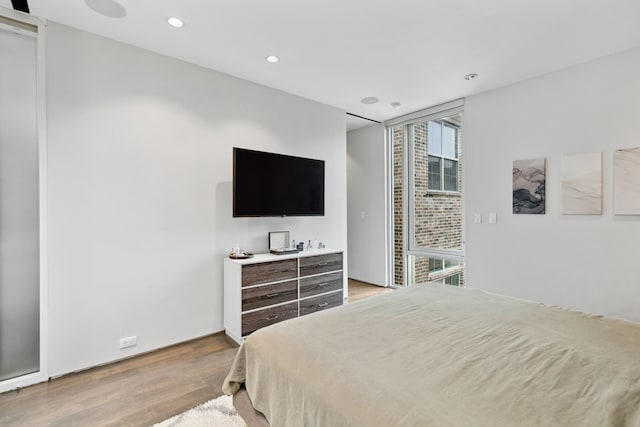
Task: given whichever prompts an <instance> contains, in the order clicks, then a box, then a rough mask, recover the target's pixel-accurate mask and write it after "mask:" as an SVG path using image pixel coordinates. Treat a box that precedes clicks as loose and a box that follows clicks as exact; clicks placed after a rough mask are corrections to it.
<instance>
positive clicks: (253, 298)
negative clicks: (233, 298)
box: [242, 280, 298, 311]
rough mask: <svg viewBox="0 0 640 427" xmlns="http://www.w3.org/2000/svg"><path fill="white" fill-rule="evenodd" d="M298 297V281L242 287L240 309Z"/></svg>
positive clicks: (251, 308) (292, 299)
mask: <svg viewBox="0 0 640 427" xmlns="http://www.w3.org/2000/svg"><path fill="white" fill-rule="evenodd" d="M297 299H298V281H297V280H289V281H288V282H281V283H274V284H273V285H264V286H257V287H254V288H244V289H243V290H242V311H247V310H253V309H256V308H260V307H267V306H269V305H273V304H279V303H282V302H287V301H295V300H297Z"/></svg>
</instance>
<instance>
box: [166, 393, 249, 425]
mask: <svg viewBox="0 0 640 427" xmlns="http://www.w3.org/2000/svg"><path fill="white" fill-rule="evenodd" d="M153 427H246V424H245V423H244V420H243V419H242V418H241V417H240V416H239V415H238V413H237V412H236V409H235V408H234V407H233V403H232V398H231V396H220V397H218V398H217V399H214V400H210V401H208V402H206V403H203V404H202V405H199V406H196V407H195V408H193V409H189V410H188V411H186V412H183V413H181V414H179V415H176V416H175V417H172V418H169V419H168V420H164V421H163V422H161V423H158V424H154V425H153Z"/></svg>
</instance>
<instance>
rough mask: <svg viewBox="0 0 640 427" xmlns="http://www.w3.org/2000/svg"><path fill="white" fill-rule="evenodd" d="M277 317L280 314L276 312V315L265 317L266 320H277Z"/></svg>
mask: <svg viewBox="0 0 640 427" xmlns="http://www.w3.org/2000/svg"><path fill="white" fill-rule="evenodd" d="M277 318H278V315H277V314H276V315H275V316H269V317H267V318H265V320H276V319H277Z"/></svg>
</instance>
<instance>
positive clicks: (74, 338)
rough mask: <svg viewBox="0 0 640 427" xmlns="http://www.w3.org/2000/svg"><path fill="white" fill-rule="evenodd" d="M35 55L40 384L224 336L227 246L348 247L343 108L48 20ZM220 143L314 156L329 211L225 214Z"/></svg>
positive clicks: (226, 157) (228, 152)
mask: <svg viewBox="0 0 640 427" xmlns="http://www.w3.org/2000/svg"><path fill="white" fill-rule="evenodd" d="M260 60H261V59H260V58H258V59H257V61H260ZM46 61H47V120H48V151H49V158H48V167H49V175H48V183H49V229H50V236H49V239H50V240H49V242H50V243H49V251H50V252H49V253H50V257H49V260H50V263H49V270H50V271H49V274H50V276H49V295H50V300H49V314H50V317H49V326H50V329H49V330H50V337H49V338H50V339H49V342H50V351H49V356H50V375H52V376H53V375H59V374H63V373H66V372H70V371H73V370H78V369H82V368H85V367H89V366H93V365H96V364H100V363H104V362H108V361H112V360H116V359H119V358H122V357H126V356H130V355H132V354H135V353H138V352H143V351H148V350H151V349H155V348H158V347H161V346H166V345H169V344H172V343H176V342H179V341H184V340H187V339H190V338H193V337H198V336H202V335H206V334H209V333H213V332H216V331H220V330H222V329H223V320H222V319H223V303H222V301H223V299H222V289H223V286H222V280H223V257H224V256H225V254H227V253H228V251H229V250H230V248H231V247H232V246H233V245H234V244H235V243H236V242H237V243H239V244H240V245H241V246H242V247H243V248H245V249H248V250H252V251H254V252H265V251H266V250H267V233H268V232H269V231H279V230H289V231H290V232H291V237H292V238H295V239H296V240H302V239H304V240H308V239H313V238H316V237H317V238H318V239H320V240H321V241H323V242H326V243H327V245H328V247H331V248H341V249H346V244H347V239H346V234H347V229H346V222H347V221H346V146H345V144H346V142H345V115H344V112H343V111H340V110H338V109H335V108H332V107H328V106H326V105H322V104H318V103H315V102H312V101H309V100H305V99H302V98H299V97H295V96H292V95H288V94H285V93H283V92H279V91H276V90H273V89H269V88H266V87H263V86H259V85H256V84H252V83H249V82H247V81H244V80H240V79H237V78H233V77H230V76H227V75H224V74H221V73H217V72H214V71H211V70H207V69H204V68H200V67H197V66H194V65H190V64H187V63H184V62H181V61H178V60H174V59H170V58H167V57H163V56H160V55H157V54H154V53H150V52H148V51H145V50H141V49H138V48H134V47H131V46H128V45H124V44H121V43H117V42H114V41H111V40H108V39H105V38H101V37H98V36H94V35H90V34H88V33H85V32H81V31H78V30H74V29H71V28H68V27H65V26H61V25H58V24H55V23H49V25H48V28H47V55H46ZM233 146H239V147H246V148H253V149H259V150H264V151H271V152H278V153H285V154H290V155H297V156H304V157H311V158H317V159H322V160H325V161H326V165H325V167H326V199H325V211H326V215H325V216H324V217H310V218H286V219H281V218H275V219H264V218H263V219H261V218H242V219H234V218H232V212H231V209H232V194H231V179H232V176H231V173H232V147H233ZM131 335H136V336H137V337H138V345H137V346H136V347H133V348H131V349H127V350H120V349H119V345H118V344H119V339H120V338H122V337H127V336H131Z"/></svg>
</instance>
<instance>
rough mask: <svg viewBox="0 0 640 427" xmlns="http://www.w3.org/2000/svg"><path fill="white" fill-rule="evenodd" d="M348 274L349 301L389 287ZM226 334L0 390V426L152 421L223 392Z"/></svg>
mask: <svg viewBox="0 0 640 427" xmlns="http://www.w3.org/2000/svg"><path fill="white" fill-rule="evenodd" d="M390 291H391V289H388V288H382V287H379V286H375V285H371V284H368V283H364V282H360V281H357V280H353V279H349V302H353V301H358V300H361V299H363V298H368V297H370V296H373V295H378V294H381V293H385V292H390ZM236 350H237V345H236V344H235V343H234V342H232V341H231V340H230V339H228V338H227V337H226V336H225V335H224V334H223V333H219V334H215V335H211V336H208V337H204V338H200V339H197V340H193V341H189V342H186V343H182V344H177V345H175V346H172V347H168V348H165V349H161V350H157V351H154V352H152V353H147V354H143V355H140V356H137V357H133V358H131V359H126V360H123V361H120V362H115V363H112V364H109V365H105V366H100V367H96V368H92V369H89V370H87V371H83V372H79V373H76V374H70V375H66V376H63V377H60V378H56V379H53V380H51V381H49V382H48V383H42V384H37V385H34V386H31V387H26V388H24V389H21V390H18V391H11V392H7V393H3V394H0V426H20V427H32V426H33V427H36V426H37V427H40V426H65V427H66V426H83V427H84V426H91V427H94V426H145V427H146V426H151V425H153V424H155V423H157V422H160V421H163V420H165V419H167V418H170V417H172V416H174V415H177V414H179V413H181V412H183V411H186V410H187V409H191V408H193V407H194V406H196V405H198V404H200V403H204V402H206V401H208V400H210V399H214V398H216V397H218V396H220V395H222V391H221V389H220V388H221V386H222V381H223V380H224V377H225V376H226V375H227V372H228V370H229V367H230V366H231V362H232V361H233V357H234V356H235V353H236Z"/></svg>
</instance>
